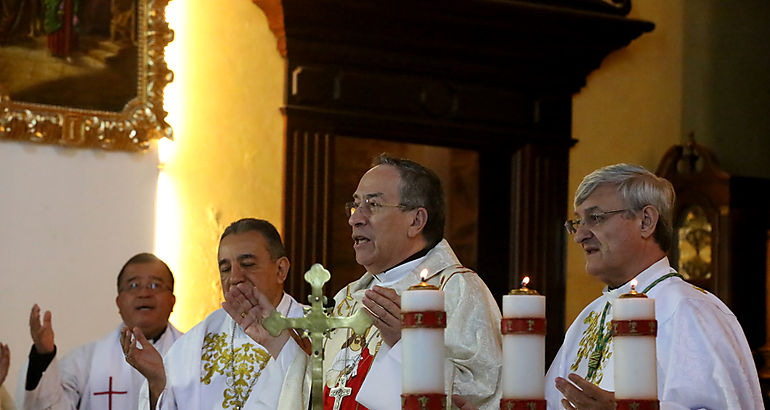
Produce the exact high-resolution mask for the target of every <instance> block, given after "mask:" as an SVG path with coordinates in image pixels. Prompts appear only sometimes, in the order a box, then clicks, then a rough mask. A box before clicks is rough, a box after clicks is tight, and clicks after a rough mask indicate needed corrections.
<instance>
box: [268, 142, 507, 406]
mask: <svg viewBox="0 0 770 410" xmlns="http://www.w3.org/2000/svg"><path fill="white" fill-rule="evenodd" d="M444 206H445V205H444V194H443V190H442V188H441V182H440V180H439V178H438V176H437V175H436V174H435V173H434V172H433V171H431V170H429V169H427V168H425V167H423V166H422V165H420V164H417V163H415V162H413V161H410V160H406V159H399V158H393V157H390V156H387V155H384V154H383V155H380V156H379V157H377V158H376V159H375V161H374V162H373V164H372V168H371V169H369V170H368V171H367V172H366V173H365V174H364V176H363V177H362V178H361V180H360V182H359V184H358V187H357V189H356V191H355V193H354V194H353V202H351V203H348V204H347V205H346V212H347V216H348V224H349V225H350V226H351V228H352V235H351V238H352V241H353V249H354V251H355V255H356V262H358V264H359V265H361V266H362V267H364V268H365V269H366V272H365V273H364V274H363V275H362V276H361V278H360V279H358V280H357V281H354V282H352V283H350V284H348V285H347V286H345V287H344V288H343V289H341V290H340V291H339V292H338V293H337V295H336V296H335V298H334V299H335V307H334V309H333V314H334V315H335V316H350V315H352V314H354V313H355V312H357V311H358V310H359V309H362V308H363V309H364V310H365V311H366V312H367V313H368V314H369V315H370V316H371V317H372V319H373V322H374V323H373V325H372V326H371V327H370V328H369V329H367V330H366V331H365V332H363V334H355V333H354V332H353V331H352V330H350V329H337V330H334V331H332V332H331V333H330V334H329V336H328V338H327V339H326V340H325V343H324V366H323V368H324V372H323V373H324V374H323V378H324V383H325V386H324V397H323V401H324V408H327V409H329V408H332V409H335V410H337V409H342V410H348V409H351V410H352V409H371V410H385V409H388V410H390V409H393V410H397V409H400V408H401V398H400V395H401V343H400V339H401V308H400V302H401V297H400V295H401V293H402V292H403V291H405V290H406V289H408V288H409V287H410V286H412V285H416V284H418V283H419V282H420V272H421V271H422V270H423V269H427V279H426V281H427V282H428V283H429V284H432V285H435V286H437V287H439V288H441V289H442V290H443V291H444V295H445V296H444V306H445V310H446V329H445V337H444V346H437V347H436V348H437V349H444V351H445V353H446V358H447V361H446V367H445V372H444V373H445V375H446V379H445V380H446V381H445V386H446V389H447V391H454V392H455V393H459V394H463V395H465V396H466V397H467V398H468V399H469V400H470V401H471V402H472V403H473V404H474V405H476V406H479V407H480V408H483V409H498V408H499V407H500V400H499V399H500V393H501V390H500V386H499V379H500V371H501V363H502V347H501V345H502V341H501V336H500V311H499V309H498V307H497V304H496V303H495V301H494V298H493V297H492V294H491V292H490V291H489V289H488V288H487V287H486V285H485V284H484V282H483V281H482V280H481V278H480V277H479V276H478V275H477V274H476V273H475V272H473V271H472V270H470V269H468V268H465V267H463V266H462V264H460V262H459V261H458V259H457V257H456V256H455V254H454V252H453V251H452V248H451V247H450V246H449V243H447V241H446V239H444V238H443V235H444V220H445V216H444V212H445V211H444ZM258 314H259V315H264V314H266V313H258ZM299 359H303V357H302V355H300V356H299ZM304 369H305V368H304V366H294V365H292V367H291V370H290V373H289V374H288V375H287V378H286V381H285V383H284V385H283V392H282V395H281V402H280V404H279V407H278V408H280V409H284V410H285V409H292V410H304V409H307V408H308V394H307V393H309V387H310V386H308V385H307V384H304V383H303V380H304V381H307V380H306V379H304V377H303V376H304V375H305V371H304Z"/></svg>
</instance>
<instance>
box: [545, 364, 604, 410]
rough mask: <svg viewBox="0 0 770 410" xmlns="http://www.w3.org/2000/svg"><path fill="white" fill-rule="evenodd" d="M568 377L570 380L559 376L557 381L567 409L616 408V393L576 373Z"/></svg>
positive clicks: (563, 404) (562, 401)
mask: <svg viewBox="0 0 770 410" xmlns="http://www.w3.org/2000/svg"><path fill="white" fill-rule="evenodd" d="M567 377H568V378H569V380H567V379H565V378H562V377H557V378H556V381H555V384H556V388H557V389H558V390H559V391H560V392H561V394H562V395H563V396H564V398H563V399H562V400H561V405H562V406H564V408H565V409H570V410H571V409H581V410H583V409H597V410H600V409H607V410H612V409H615V393H613V392H611V391H607V390H604V389H601V388H599V386H597V385H595V384H593V383H591V382H589V381H588V380H586V379H584V378H582V377H580V376H578V375H577V374H575V373H570V375H569V376H567ZM570 382H571V383H570Z"/></svg>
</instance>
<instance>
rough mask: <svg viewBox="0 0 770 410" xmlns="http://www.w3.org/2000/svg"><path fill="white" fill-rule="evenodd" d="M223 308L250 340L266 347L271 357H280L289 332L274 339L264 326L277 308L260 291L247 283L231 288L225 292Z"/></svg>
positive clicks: (285, 331)
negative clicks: (264, 321)
mask: <svg viewBox="0 0 770 410" xmlns="http://www.w3.org/2000/svg"><path fill="white" fill-rule="evenodd" d="M222 308H223V309H224V310H225V311H226V312H227V314H229V315H230V317H231V318H233V320H234V321H235V323H237V324H238V325H240V326H241V328H242V329H243V331H244V332H246V334H247V335H248V336H249V337H250V338H252V339H253V340H254V341H255V342H257V343H259V344H260V345H262V346H264V347H265V349H267V352H268V353H270V355H271V356H273V357H278V354H279V353H280V352H281V349H283V346H284V344H286V341H287V340H288V339H289V332H288V331H287V330H284V331H283V332H281V334H280V335H278V336H277V337H273V336H271V335H270V333H269V332H268V331H267V330H266V329H265V328H264V327H263V326H262V321H263V320H265V319H266V318H267V317H268V316H270V314H271V313H273V311H274V310H275V307H273V305H272V304H271V303H270V301H269V300H267V297H266V296H265V295H264V294H263V293H262V292H260V291H259V289H257V288H256V287H254V286H251V285H248V284H246V283H239V284H237V285H233V286H230V289H228V290H227V291H226V292H225V301H224V302H222Z"/></svg>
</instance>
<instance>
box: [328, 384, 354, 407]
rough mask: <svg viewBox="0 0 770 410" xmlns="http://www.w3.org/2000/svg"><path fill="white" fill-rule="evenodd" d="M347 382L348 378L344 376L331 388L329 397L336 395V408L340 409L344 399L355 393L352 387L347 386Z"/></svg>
mask: <svg viewBox="0 0 770 410" xmlns="http://www.w3.org/2000/svg"><path fill="white" fill-rule="evenodd" d="M346 382H347V378H342V379H341V383H340V384H338V385H337V386H335V387H334V388H333V389H331V390H329V397H334V410H340V406H342V399H344V398H345V397H348V396H350V395H351V394H352V393H353V389H352V388H350V387H347V386H345V383H346Z"/></svg>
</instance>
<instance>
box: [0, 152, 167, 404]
mask: <svg viewBox="0 0 770 410" xmlns="http://www.w3.org/2000/svg"><path fill="white" fill-rule="evenodd" d="M157 161H158V160H157V155H156V153H155V150H152V151H150V152H146V153H139V154H136V153H134V154H128V153H114V152H101V151H95V150H75V149H68V148H59V147H54V146H39V145H33V144H27V143H20V142H7V141H5V142H0V221H1V222H0V224H1V225H2V228H1V229H0V341H2V342H3V343H7V344H8V345H10V348H11V369H10V372H9V374H8V379H7V380H6V383H4V385H5V387H6V388H7V390H8V391H9V392H11V394H13V393H14V391H15V386H16V379H17V375H18V372H19V367H20V366H21V365H22V364H23V363H24V360H25V358H26V356H27V354H28V353H29V348H30V346H31V344H32V341H31V339H30V336H29V311H30V309H31V308H32V305H33V304H35V303H37V304H39V305H40V306H41V308H42V309H47V310H51V312H52V313H53V327H54V332H55V335H56V345H57V346H58V349H59V352H67V351H69V350H71V349H72V348H73V347H75V346H77V345H80V344H82V343H84V342H86V341H89V340H94V339H97V338H100V337H102V335H104V334H106V333H107V332H109V331H110V330H112V329H113V328H115V327H116V326H117V325H118V324H119V323H120V316H119V315H118V310H117V307H116V305H115V297H116V296H117V288H116V282H115V281H116V278H117V275H118V272H119V271H120V268H121V267H122V266H123V263H125V261H126V260H127V259H128V258H129V257H131V256H132V255H134V254H136V253H139V252H147V251H150V252H151V251H152V250H153V233H154V229H155V186H156V181H157V176H158V170H157Z"/></svg>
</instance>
